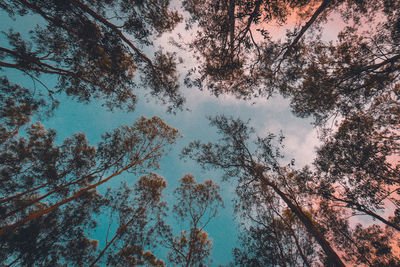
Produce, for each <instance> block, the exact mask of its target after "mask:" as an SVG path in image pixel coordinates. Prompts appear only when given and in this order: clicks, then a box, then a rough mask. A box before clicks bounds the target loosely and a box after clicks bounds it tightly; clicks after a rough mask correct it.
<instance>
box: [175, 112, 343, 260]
mask: <svg viewBox="0 0 400 267" xmlns="http://www.w3.org/2000/svg"><path fill="white" fill-rule="evenodd" d="M211 124H212V125H215V126H216V127H217V128H218V131H219V133H220V134H222V137H221V139H220V140H219V142H218V143H208V144H201V143H200V142H193V143H191V144H190V145H189V146H188V147H187V148H185V149H184V150H183V155H186V156H189V157H190V158H193V159H195V160H196V161H197V162H199V163H200V164H201V165H202V166H205V167H214V168H222V169H224V170H226V176H227V177H239V180H238V181H239V183H246V184H248V183H251V182H252V181H258V182H259V183H261V184H262V185H263V186H264V187H265V188H267V189H268V190H270V191H271V192H272V193H273V197H275V198H277V199H278V200H279V201H281V202H282V206H281V208H284V209H289V210H290V211H291V212H292V213H293V214H294V216H295V217H296V218H297V219H298V220H299V222H300V223H301V224H302V226H303V227H304V228H305V229H306V230H307V232H308V234H309V235H310V236H311V237H312V238H313V239H314V240H315V242H316V244H318V245H319V246H320V248H321V250H322V251H323V253H324V254H325V256H326V257H327V260H328V262H330V263H331V264H333V265H334V266H344V263H343V261H342V259H341V258H340V256H339V255H338V253H337V252H336V251H335V249H334V248H333V247H332V246H331V244H330V243H329V241H328V240H327V237H326V236H325V235H324V234H323V232H322V227H320V226H319V224H318V222H317V221H316V220H314V218H312V217H311V216H310V215H309V214H308V213H307V212H306V210H305V207H304V205H302V204H301V203H302V201H306V200H305V199H304V194H303V193H302V190H300V189H301V187H299V188H298V190H296V188H293V187H292V186H290V183H289V182H288V179H287V178H286V173H285V172H284V169H282V167H281V166H280V164H279V158H280V157H281V156H282V155H281V152H280V151H279V148H278V147H274V146H273V144H272V142H273V138H274V136H273V135H270V136H268V137H266V138H257V139H256V140H255V145H256V149H255V151H254V152H253V153H251V152H250V148H249V144H248V142H249V140H250V138H251V134H252V133H254V130H253V129H252V128H249V127H248V126H247V125H246V124H245V123H243V122H242V121H240V120H233V119H227V118H225V117H216V118H214V119H212V120H211ZM280 141H282V138H281V139H280ZM300 184H301V183H300ZM283 203H284V204H283Z"/></svg>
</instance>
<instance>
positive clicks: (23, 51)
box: [0, 0, 183, 110]
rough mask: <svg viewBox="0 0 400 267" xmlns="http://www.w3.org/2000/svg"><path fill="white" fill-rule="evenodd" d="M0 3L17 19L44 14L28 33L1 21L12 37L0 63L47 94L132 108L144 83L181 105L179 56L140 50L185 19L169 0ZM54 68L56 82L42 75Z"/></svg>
mask: <svg viewBox="0 0 400 267" xmlns="http://www.w3.org/2000/svg"><path fill="white" fill-rule="evenodd" d="M0 8H2V9H3V11H5V12H6V13H7V14H8V15H9V16H10V17H11V18H12V19H13V20H18V21H19V20H22V19H23V17H28V19H29V18H30V20H31V21H37V20H39V23H37V24H36V23H33V25H32V27H31V28H30V33H29V36H27V35H26V34H23V33H21V32H19V29H13V28H12V25H9V26H11V27H10V29H6V28H5V27H7V25H5V24H3V25H2V27H3V33H2V34H3V36H4V37H5V38H6V40H8V44H7V45H5V44H4V45H3V46H2V47H0V69H1V70H3V71H6V70H7V69H16V70H19V71H21V72H22V73H23V74H26V75H27V76H28V77H30V78H31V79H32V80H33V82H34V84H37V85H38V86H37V89H38V90H39V89H42V90H41V91H43V90H44V93H45V94H48V95H49V96H50V97H55V95H56V93H59V92H64V93H66V94H68V95H71V96H73V97H75V98H76V99H78V100H79V101H83V102H88V101H90V100H91V99H93V98H97V99H102V100H103V103H104V105H106V106H107V107H108V108H110V109H114V108H126V109H127V110H132V109H133V108H134V104H135V102H136V93H135V92H134V91H133V88H134V87H135V86H137V85H138V84H137V83H138V82H139V84H140V85H145V86H149V87H150V88H151V94H153V95H157V96H159V97H160V99H162V100H163V101H166V102H169V103H170V107H171V108H174V107H175V108H176V107H180V106H181V105H182V103H183V98H182V97H181V96H180V95H179V93H178V84H177V76H176V62H175V59H174V55H173V54H172V53H168V52H167V53H165V52H162V51H161V50H160V51H157V52H155V53H154V57H150V56H147V55H146V54H145V53H144V52H143V50H144V47H151V45H152V44H153V39H154V38H155V37H156V36H159V35H161V34H163V33H165V32H168V31H170V30H172V29H173V28H174V27H175V25H176V24H177V23H178V22H179V21H180V20H181V17H180V15H179V14H178V13H177V11H174V10H172V9H171V8H170V7H169V0H149V1H131V2H126V1H95V2H93V1H84V0H83V1H81V0H69V1H30V0H7V1H2V3H1V4H0ZM29 16H30V17H29ZM25 25H26V24H25ZM135 73H138V74H139V76H140V77H139V78H138V79H134V75H135ZM51 75H55V76H56V77H57V84H56V85H55V86H53V85H52V84H47V83H46V82H45V81H44V80H45V78H46V77H49V76H51ZM35 87H36V86H35ZM31 91H33V90H31Z"/></svg>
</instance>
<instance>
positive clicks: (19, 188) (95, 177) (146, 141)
mask: <svg viewBox="0 0 400 267" xmlns="http://www.w3.org/2000/svg"><path fill="white" fill-rule="evenodd" d="M28 134H29V139H26V138H24V137H20V138H19V139H16V140H12V141H9V142H6V143H4V150H2V154H1V161H2V163H3V164H2V169H1V173H2V176H1V183H2V184H3V185H4V186H3V187H2V189H1V190H2V192H1V193H2V196H3V197H2V199H1V204H2V213H1V216H2V225H1V227H2V228H1V230H0V234H1V235H4V234H7V233H10V232H13V231H15V230H16V229H18V228H19V227H23V226H24V225H25V224H26V223H28V222H30V221H32V220H36V219H37V218H40V217H41V216H43V215H46V214H49V213H51V212H53V211H55V210H57V209H59V208H60V207H62V206H64V205H66V204H68V203H71V202H74V201H77V200H79V198H80V197H81V196H84V195H86V194H89V193H90V192H92V191H93V190H95V189H96V188H97V187H98V186H100V185H102V184H104V183H106V182H108V181H109V180H111V179H112V178H114V177H116V176H118V175H120V174H122V173H124V172H135V171H143V170H147V169H149V168H157V167H158V162H159V160H160V158H161V157H162V155H163V153H164V152H165V149H166V148H167V147H168V146H169V145H171V144H173V143H174V142H175V140H176V138H178V137H179V134H178V131H177V130H176V129H174V128H172V127H170V126H168V125H166V124H165V123H164V122H163V121H162V120H161V119H160V118H158V117H153V118H151V119H146V118H144V117H142V118H140V119H139V120H138V121H137V122H136V123H135V124H133V125H132V126H130V127H128V126H123V127H122V128H121V129H116V130H114V131H113V132H110V133H107V134H105V135H104V136H103V141H102V142H101V143H100V144H99V145H98V147H97V149H96V148H94V147H91V146H89V145H88V143H87V141H86V139H85V137H84V135H83V134H78V135H75V136H74V138H72V139H67V140H65V141H64V144H63V145H62V146H61V147H59V146H55V145H54V136H55V132H54V131H46V130H45V129H44V128H43V127H42V126H41V125H33V126H32V128H31V130H30V131H29V132H28ZM43 200H46V201H47V204H46V205H39V206H38V204H40V203H42V201H43Z"/></svg>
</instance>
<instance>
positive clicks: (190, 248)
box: [160, 174, 223, 266]
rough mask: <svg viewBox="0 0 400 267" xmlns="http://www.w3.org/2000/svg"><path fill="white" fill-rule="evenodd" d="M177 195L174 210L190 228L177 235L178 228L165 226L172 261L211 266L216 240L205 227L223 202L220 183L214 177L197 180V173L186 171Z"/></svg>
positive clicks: (166, 245) (182, 263)
mask: <svg viewBox="0 0 400 267" xmlns="http://www.w3.org/2000/svg"><path fill="white" fill-rule="evenodd" d="M174 195H175V197H176V203H175V204H174V205H173V209H172V212H173V214H174V216H175V217H176V219H177V220H178V221H179V222H180V223H182V224H183V225H185V226H186V227H188V230H181V231H180V233H179V235H174V234H173V231H174V227H171V226H168V225H165V226H164V227H162V228H161V233H160V235H161V236H162V242H161V244H162V246H164V247H166V248H168V249H169V253H168V260H169V262H171V263H172V264H174V265H175V264H177V265H181V266H207V265H209V261H210V260H209V259H208V258H209V256H210V253H211V249H212V241H211V240H210V238H209V236H208V234H207V232H205V230H204V229H205V227H206V226H207V225H208V223H209V222H210V221H211V219H212V218H214V217H215V216H216V215H217V211H218V208H219V207H221V206H222V205H223V202H222V198H221V196H220V194H219V186H218V185H216V184H215V183H213V182H212V181H211V180H206V181H204V183H196V180H195V178H194V176H193V175H191V174H186V175H185V176H183V177H182V179H181V180H180V186H179V187H178V188H176V189H175V191H174ZM187 218H188V219H189V220H187ZM175 231H176V230H175Z"/></svg>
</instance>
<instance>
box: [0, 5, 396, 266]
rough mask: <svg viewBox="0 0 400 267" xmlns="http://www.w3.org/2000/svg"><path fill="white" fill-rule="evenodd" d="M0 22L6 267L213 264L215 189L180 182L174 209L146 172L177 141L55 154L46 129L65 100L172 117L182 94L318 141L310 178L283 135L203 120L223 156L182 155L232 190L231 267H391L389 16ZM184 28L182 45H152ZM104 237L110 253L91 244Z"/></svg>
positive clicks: (309, 9) (121, 138)
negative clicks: (262, 117) (281, 105)
mask: <svg viewBox="0 0 400 267" xmlns="http://www.w3.org/2000/svg"><path fill="white" fill-rule="evenodd" d="M0 9H1V12H2V15H5V16H7V21H10V22H9V23H5V24H2V25H1V26H0V27H1V33H0V34H1V36H2V38H1V42H0V72H1V74H0V263H1V264H2V265H5V266H16V265H22V266H58V265H67V266H103V265H107V266H138V265H146V266H168V265H173V266H210V265H212V262H213V259H212V254H211V250H212V247H213V240H212V237H211V236H210V235H209V233H208V230H207V227H208V225H209V223H210V221H211V220H213V219H214V218H215V217H217V214H218V210H220V209H221V208H223V207H224V204H223V202H224V201H223V200H225V199H223V197H222V195H223V194H222V193H221V188H222V187H220V186H219V185H218V184H217V183H216V181H215V180H216V179H213V180H201V181H199V182H198V181H196V178H195V176H194V175H192V174H185V175H184V176H183V177H182V178H181V179H180V180H179V181H178V185H177V187H176V188H175V190H174V191H173V192H172V191H171V192H169V193H167V195H168V201H167V200H166V199H167V197H165V196H164V195H165V191H168V190H169V189H168V187H167V180H168V179H164V178H163V177H162V176H161V175H159V174H156V173H155V172H154V171H155V170H157V169H159V167H160V162H161V160H162V158H163V156H164V155H165V154H167V153H168V151H169V150H170V149H172V148H173V147H174V145H175V144H176V142H177V140H178V139H179V138H180V137H181V134H180V133H179V130H178V129H176V128H174V127H171V126H169V125H167V124H166V123H165V122H164V121H163V120H162V119H161V118H160V117H158V116H152V117H150V118H146V117H144V116H142V117H139V118H138V119H137V120H136V121H135V122H134V123H131V124H130V126H120V127H118V128H116V129H108V131H107V132H105V133H104V134H103V135H102V137H101V141H100V142H99V143H98V144H97V145H92V144H91V142H90V140H88V138H87V136H86V134H85V133H84V132H80V133H75V134H73V135H71V136H70V137H66V138H64V140H58V137H57V132H58V129H48V128H46V127H45V124H46V118H49V117H51V116H54V114H55V111H56V109H57V107H58V105H59V101H61V99H63V97H64V96H69V97H71V98H72V99H75V100H77V101H79V102H84V103H89V102H92V103H95V104H98V105H102V106H105V108H106V109H107V110H109V111H115V110H116V109H120V110H121V109H122V110H124V111H127V112H131V111H133V110H134V109H135V104H136V103H137V100H138V99H137V98H138V95H142V93H140V90H142V89H144V91H145V92H147V94H150V95H152V96H155V97H156V99H158V101H160V102H161V103H163V105H165V106H166V107H167V110H168V111H170V112H172V113H173V112H174V111H176V110H179V109H181V110H183V107H184V104H185V98H184V96H183V94H182V93H181V90H180V88H181V87H182V86H186V87H187V88H188V89H189V90H197V89H206V90H207V91H208V92H211V93H212V94H214V95H215V96H217V97H218V96H221V95H233V96H235V97H237V98H241V99H245V100H247V101H250V100H253V99H254V98H257V97H265V98H269V97H271V96H274V95H276V94H279V95H282V96H283V97H286V98H288V99H289V102H290V109H291V111H292V113H293V114H294V115H295V116H297V117H299V118H308V117H310V118H312V120H313V124H314V127H316V129H317V130H318V131H319V138H320V141H321V143H320V145H319V146H318V148H316V156H315V159H314V160H313V162H310V163H309V164H308V166H304V167H299V166H297V165H296V164H295V163H296V159H291V158H287V156H286V155H287V153H286V150H285V146H284V140H285V137H284V136H283V135H276V134H272V133H269V134H267V135H266V136H260V135H259V134H258V133H257V132H256V130H255V129H254V128H253V127H252V126H251V125H250V121H248V122H244V121H243V120H241V119H237V118H233V117H229V116H225V115H220V116H216V117H212V118H210V124H211V126H213V127H215V128H216V129H217V132H218V134H219V136H220V139H219V140H215V141H211V142H209V143H207V142H203V141H202V140H199V141H193V142H191V143H190V144H188V145H187V146H186V147H185V148H184V149H183V151H182V157H184V158H189V159H192V160H194V161H195V162H197V163H198V164H200V165H201V166H202V167H204V168H206V169H217V170H220V171H221V170H222V171H223V172H224V177H223V178H224V179H223V181H222V183H225V182H226V181H228V182H229V183H230V185H231V186H234V188H235V199H234V207H235V211H234V212H235V216H236V219H237V223H238V225H239V239H238V240H237V244H235V246H236V247H235V248H234V249H233V251H232V262H231V265H232V266H307V267H309V266H348V265H351V266H399V265H400V255H399V253H398V252H399V249H400V248H399V244H400V241H399V240H400V239H399V231H400V187H399V186H400V164H399V152H400V80H399V77H400V1H393V0H371V1H357V0H287V1H271V0H246V1H238V0H228V1H221V0H217V1H209V0H206V1H197V0H184V1H180V2H179V1H175V2H173V1H169V0H140V1H139V0H135V1H122V0H117V1H110V0H100V1H90V0H68V1H59V0H40V1H32V0H5V1H2V2H1V3H0ZM295 20H296V21H295ZM331 20H333V21H334V23H335V24H337V25H336V26H335V27H332V26H331V22H330V21H331ZM27 22H29V23H27ZM17 23H24V27H23V28H21V27H17ZM14 24H15V27H14ZM180 24H184V26H185V31H187V33H188V35H190V36H191V38H189V37H188V39H187V40H185V39H184V38H186V37H187V36H186V35H184V34H182V35H181V34H178V35H177V36H178V38H173V39H172V40H170V41H171V42H170V43H168V44H167V43H161V45H160V43H159V42H158V40H159V39H160V38H161V37H164V36H165V35H168V34H170V33H171V32H172V31H173V30H174V29H176V27H177V26H178V25H180ZM274 28H278V29H279V30H280V31H281V35H282V36H283V37H281V38H279V37H278V36H277V35H276V33H274ZM333 28H334V29H333ZM284 31H285V32H284ZM332 31H338V33H337V36H335V37H333V38H332V37H330V36H331V35H332ZM283 32H284V34H285V35H283ZM335 34H336V33H335ZM182 36H183V37H182ZM179 38H180V39H179ZM173 45H176V46H177V47H178V48H179V49H180V50H179V49H178V50H179V51H178V52H176V49H175V48H176V47H173ZM172 51H175V52H172ZM182 53H185V54H184V56H182ZM189 56H190V58H191V59H193V61H194V63H193V62H191V63H193V64H194V66H191V67H193V68H191V69H190V70H189V71H188V72H186V73H184V72H182V71H181V70H184V69H185V64H186V63H187V61H185V60H184V59H182V58H185V57H189ZM178 58H180V59H179V60H178ZM191 63H190V64H191ZM12 73H19V74H20V75H19V74H18V75H12ZM181 76H183V77H184V79H183V81H181V79H180V77H181ZM19 77H25V79H26V80H29V81H30V83H26V82H25V81H22V79H21V80H20V79H19ZM181 82H183V84H180V83H181ZM27 84H30V85H27ZM190 92H192V91H190ZM187 108H189V109H190V106H189V107H187ZM33 120H40V121H41V122H36V123H35V122H33ZM188 166H190V165H188ZM180 175H182V174H180ZM196 176H197V175H196ZM173 178H176V177H173ZM173 178H169V179H173ZM118 179H122V180H123V181H122V182H121V183H119V182H117V181H119V180H118ZM168 181H169V180H168ZM111 185H112V186H111ZM169 196H170V197H169ZM232 216H233V215H232ZM359 218H364V220H359ZM229 219H230V218H229ZM365 222H367V223H365ZM101 227H103V228H102V229H106V230H105V231H104V233H102V234H103V236H104V238H103V239H104V240H103V242H99V241H98V240H95V239H94V238H93V232H94V231H98V229H100V228H101ZM160 251H164V252H165V253H164V254H162V253H160Z"/></svg>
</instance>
